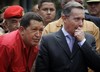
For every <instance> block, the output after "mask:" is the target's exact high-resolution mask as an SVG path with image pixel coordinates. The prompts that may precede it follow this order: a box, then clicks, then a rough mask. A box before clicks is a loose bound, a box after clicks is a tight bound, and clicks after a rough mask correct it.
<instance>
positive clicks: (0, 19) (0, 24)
mask: <svg viewBox="0 0 100 72" xmlns="http://www.w3.org/2000/svg"><path fill="white" fill-rule="evenodd" d="M7 7H9V6H5V7H3V8H2V9H1V10H0V35H3V34H5V33H6V29H5V26H4V17H3V13H4V11H5V9H6V8H7Z"/></svg>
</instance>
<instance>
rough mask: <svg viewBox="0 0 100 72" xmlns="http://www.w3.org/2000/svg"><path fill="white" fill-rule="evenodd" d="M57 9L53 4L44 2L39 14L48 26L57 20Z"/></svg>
mask: <svg viewBox="0 0 100 72" xmlns="http://www.w3.org/2000/svg"><path fill="white" fill-rule="evenodd" d="M55 13H56V8H55V5H54V3H52V2H44V3H42V6H41V7H40V9H39V14H40V15H41V16H42V17H43V18H44V22H45V23H46V24H48V23H49V22H51V21H52V20H53V19H54V18H55Z"/></svg>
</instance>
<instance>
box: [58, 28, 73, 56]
mask: <svg viewBox="0 0 100 72" xmlns="http://www.w3.org/2000/svg"><path fill="white" fill-rule="evenodd" d="M56 39H57V42H58V44H59V45H60V46H61V48H63V50H64V52H65V53H66V54H67V55H68V56H69V57H70V56H71V52H70V50H69V46H68V44H67V41H66V38H65V36H64V34H63V32H62V30H59V31H58V32H57V33H56Z"/></svg>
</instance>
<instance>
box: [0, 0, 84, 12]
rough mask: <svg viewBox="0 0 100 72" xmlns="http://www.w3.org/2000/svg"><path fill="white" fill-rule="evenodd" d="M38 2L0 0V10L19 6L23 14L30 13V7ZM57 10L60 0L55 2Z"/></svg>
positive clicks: (35, 0) (31, 0) (34, 0)
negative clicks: (23, 11)
mask: <svg viewBox="0 0 100 72" xmlns="http://www.w3.org/2000/svg"><path fill="white" fill-rule="evenodd" d="M37 1H38V0H0V10H1V9H2V8H3V7H5V6H10V5H20V6H22V7H23V8H24V10H25V12H28V11H31V9H32V6H33V5H35V4H36V3H37ZM55 2H56V7H57V9H59V8H60V0H55ZM84 6H85V7H86V0H84Z"/></svg>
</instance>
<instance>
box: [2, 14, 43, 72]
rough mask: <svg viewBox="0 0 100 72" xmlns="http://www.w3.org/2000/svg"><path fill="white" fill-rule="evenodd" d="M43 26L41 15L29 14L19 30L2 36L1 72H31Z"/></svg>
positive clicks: (23, 19)
mask: <svg viewBox="0 0 100 72" xmlns="http://www.w3.org/2000/svg"><path fill="white" fill-rule="evenodd" d="M43 24H44V23H43V19H42V17H41V16H40V15H38V14H36V13H33V12H27V13H26V14H25V15H24V16H23V17H22V19H21V21H20V27H19V29H17V30H14V31H12V32H10V33H6V34H4V35H2V36H0V72H31V68H32V65H33V63H34V60H35V58H36V56H37V53H38V43H39V40H40V38H41V34H42V31H43V26H44V25H43Z"/></svg>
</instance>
